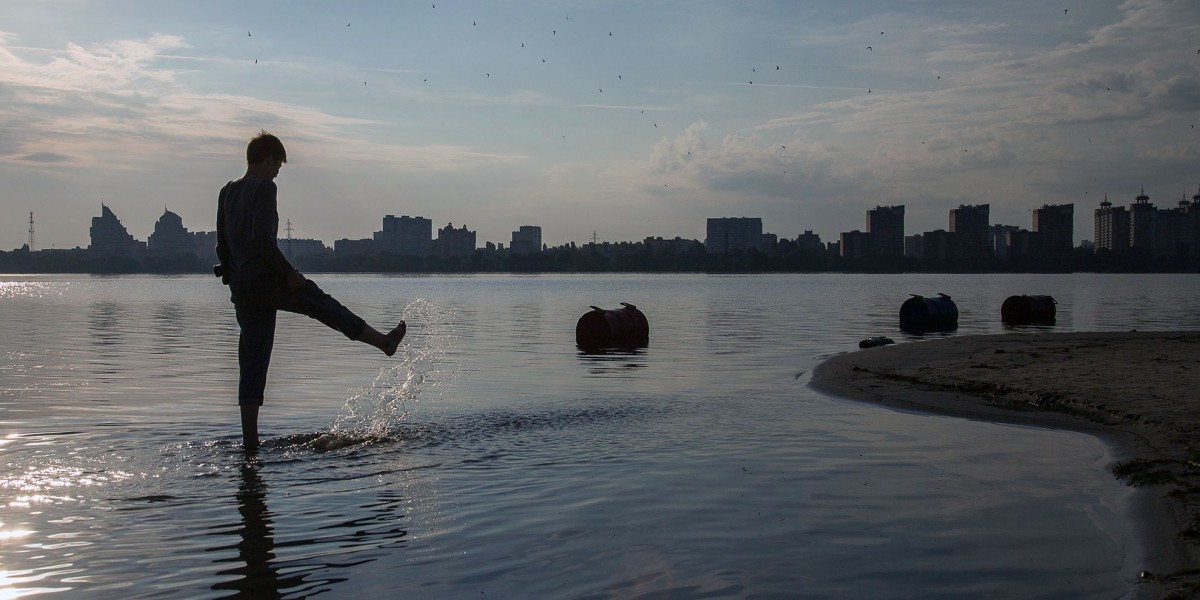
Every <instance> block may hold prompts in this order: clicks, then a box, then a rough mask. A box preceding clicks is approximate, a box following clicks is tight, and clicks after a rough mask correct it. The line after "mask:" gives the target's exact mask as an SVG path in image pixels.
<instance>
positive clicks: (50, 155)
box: [16, 152, 71, 163]
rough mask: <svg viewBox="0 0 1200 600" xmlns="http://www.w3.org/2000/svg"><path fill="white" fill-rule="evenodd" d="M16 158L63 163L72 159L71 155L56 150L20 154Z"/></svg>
mask: <svg viewBox="0 0 1200 600" xmlns="http://www.w3.org/2000/svg"><path fill="white" fill-rule="evenodd" d="M16 160H17V161H21V162H33V163H62V162H68V161H70V160H71V157H69V156H66V155H64V154H58V153H56V152H35V153H33V154H26V155H24V156H18V157H16Z"/></svg>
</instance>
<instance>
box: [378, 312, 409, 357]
mask: <svg viewBox="0 0 1200 600" xmlns="http://www.w3.org/2000/svg"><path fill="white" fill-rule="evenodd" d="M406 332H408V325H406V324H405V323H404V319H401V320H400V324H398V325H396V328H395V329H393V330H391V331H389V332H387V335H385V336H384V337H386V338H387V339H388V343H387V347H386V348H384V349H383V353H384V354H387V355H388V356H391V355H393V354H395V353H396V347H397V346H399V345H400V340H402V339H404V334H405V333H406Z"/></svg>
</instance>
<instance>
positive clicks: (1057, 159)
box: [0, 0, 1200, 248]
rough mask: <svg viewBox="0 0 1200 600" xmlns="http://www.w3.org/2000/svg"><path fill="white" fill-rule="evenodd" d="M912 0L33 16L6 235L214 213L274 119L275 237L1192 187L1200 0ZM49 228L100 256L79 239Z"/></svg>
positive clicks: (919, 217) (12, 142) (832, 217)
mask: <svg viewBox="0 0 1200 600" xmlns="http://www.w3.org/2000/svg"><path fill="white" fill-rule="evenodd" d="M915 4H916V5H917V6H919V8H920V10H909V9H910V8H913V6H907V7H906V8H905V9H904V10H900V9H899V8H897V7H896V6H895V5H894V4H890V3H885V2H882V1H869V0H863V1H859V2H851V3H845V2H812V3H805V4H804V5H798V4H797V3H792V2H782V1H779V2H762V3H755V4H751V5H743V4H737V5H734V4H729V3H723V2H699V3H682V2H677V1H664V2H658V3H651V4H647V3H633V2H620V1H614V2H606V3H586V2H556V3H538V4H529V3H503V2H502V3H483V2H449V3H437V4H436V7H434V6H431V5H428V4H420V3H415V2H410V3H403V4H401V3H384V2H366V3H360V4H356V5H353V6H349V7H347V6H336V5H325V6H320V5H318V6H300V5H295V4H294V3H282V2H280V3H275V2H266V3H256V4H254V5H249V6H243V5H241V4H234V3H222V2H218V3H216V4H213V3H207V4H203V5H174V4H163V3H154V2H142V1H138V0H128V1H123V2H115V3H114V2H109V3H97V2H94V1H89V0H64V1H63V2H56V3H52V4H51V3H43V2H34V1H32V0H14V2H11V3H8V4H6V22H5V23H4V24H3V25H0V63H3V65H4V67H3V68H0V94H3V97H4V100H5V102H4V106H5V108H4V114H5V116H6V118H5V119H2V120H0V140H2V141H0V176H2V177H3V180H4V181H5V183H6V185H5V186H4V189H3V190H2V191H0V194H3V195H2V196H0V197H2V198H3V201H2V205H3V206H4V207H5V208H6V209H8V211H9V214H10V215H17V217H18V218H12V217H10V218H9V219H7V220H6V222H8V223H9V226H7V227H5V228H4V229H2V230H0V247H9V248H16V247H19V246H20V245H22V244H23V243H25V241H26V238H27V220H26V218H27V217H28V213H29V212H34V213H36V214H47V213H48V214H50V215H69V214H77V213H78V214H84V213H87V214H90V213H93V212H94V211H95V210H96V207H97V206H98V205H99V204H100V203H101V202H103V203H105V204H107V205H109V206H111V207H112V208H113V209H114V210H115V211H116V212H117V213H118V214H121V215H122V218H123V220H124V222H125V223H126V225H127V226H128V227H129V229H130V230H131V231H138V232H144V231H149V230H150V229H151V228H152V227H153V223H154V222H155V220H156V219H157V218H158V216H159V215H161V213H162V209H163V208H164V207H165V208H169V209H170V210H172V211H173V212H175V213H177V214H179V215H181V217H182V218H183V220H184V221H185V222H187V223H189V224H199V223H205V222H208V221H211V220H213V217H212V215H213V214H214V213H215V204H216V190H218V189H219V188H220V185H221V184H222V183H224V182H225V181H227V180H230V179H234V178H236V177H238V176H239V175H240V174H241V172H242V171H243V170H244V164H243V161H242V157H243V151H244V145H245V141H246V140H247V139H248V138H249V137H251V136H252V135H254V134H255V133H257V131H258V130H259V129H260V128H265V129H268V130H271V131H273V132H274V133H276V134H278V135H280V136H281V137H282V138H283V140H284V142H285V143H286V144H287V146H288V150H289V158H291V162H289V164H288V165H287V166H285V167H284V169H283V172H282V174H281V176H280V179H279V185H280V190H281V191H280V204H279V206H280V217H281V220H285V221H286V220H291V221H292V222H293V223H294V224H295V226H296V231H295V232H294V235H296V236H298V237H305V238H313V239H322V240H336V239H340V238H352V237H355V236H356V235H358V233H357V232H360V231H362V230H364V229H365V228H366V227H368V225H366V224H367V223H370V224H371V225H370V226H374V223H375V221H376V219H377V218H378V215H382V214H397V215H399V214H426V215H432V214H436V215H439V217H438V218H437V221H438V222H439V223H442V222H453V223H464V222H465V223H472V227H474V228H475V229H476V230H477V231H478V235H479V239H480V240H481V241H483V240H494V241H498V242H503V241H506V240H507V236H508V234H509V232H510V231H511V228H512V227H514V226H515V225H514V224H520V223H532V222H537V223H539V224H541V225H542V226H543V227H544V228H545V231H546V232H547V238H546V240H545V242H546V243H547V244H550V245H558V244H563V243H567V242H569V241H579V240H587V239H590V238H591V235H592V232H593V231H596V232H597V233H598V235H599V237H600V239H603V240H610V241H611V240H639V239H642V238H644V237H647V236H657V235H661V236H664V237H683V238H690V239H700V238H701V237H702V236H703V235H704V218H705V217H707V216H711V215H730V216H737V215H758V216H761V217H762V218H763V219H764V221H765V222H767V223H771V224H772V225H771V229H772V231H774V232H775V233H777V234H778V235H780V236H781V237H794V236H795V235H798V234H799V233H801V232H803V231H805V230H812V231H814V232H816V233H818V234H819V235H821V237H822V238H823V239H825V240H832V239H836V237H837V235H838V234H839V233H840V232H842V231H845V230H846V228H847V227H848V226H849V225H848V224H851V223H861V222H862V214H863V207H864V206H867V205H872V206H873V205H904V206H906V215H905V216H906V220H907V227H908V228H910V229H911V230H912V231H928V230H932V229H937V228H941V227H944V223H945V217H946V207H950V206H956V205H961V204H989V205H990V206H991V207H992V220H993V222H997V223H1012V224H1017V225H1020V226H1022V227H1028V226H1029V223H1030V221H1031V212H1030V211H1032V209H1033V208H1035V207H1038V206H1042V205H1047V204H1049V205H1058V204H1075V205H1077V206H1079V207H1087V208H1088V209H1090V208H1092V207H1095V206H1096V205H1098V204H1099V202H1100V200H1101V199H1102V198H1103V196H1104V195H1105V194H1107V196H1108V198H1109V199H1110V200H1112V201H1114V202H1117V203H1122V204H1124V203H1127V201H1128V199H1131V198H1134V197H1135V196H1137V195H1138V194H1139V192H1140V190H1141V189H1142V188H1143V187H1144V188H1145V191H1146V194H1147V195H1149V196H1150V197H1151V198H1152V202H1154V203H1156V204H1157V205H1159V206H1168V205H1170V204H1173V203H1174V202H1175V201H1176V200H1177V198H1176V195H1181V196H1183V197H1185V198H1186V197H1188V196H1190V195H1191V194H1192V193H1193V192H1194V190H1195V189H1196V184H1197V181H1196V180H1197V177H1198V174H1197V173H1196V167H1195V159H1196V157H1197V156H1198V155H1200V141H1198V138H1197V137H1196V136H1197V135H1200V131H1197V130H1196V128H1195V125H1196V124H1198V123H1196V121H1200V115H1197V113H1196V108H1195V107H1196V106H1200V54H1197V51H1196V48H1194V47H1191V46H1190V45H1189V44H1188V42H1187V41H1186V40H1190V39H1197V38H1198V37H1200V36H1198V35H1197V34H1200V5H1196V4H1195V3H1186V2H1154V1H1150V0H1125V1H1117V0H1112V1H1105V2H1088V3H1083V2H1078V1H1077V0H1071V1H1069V2H1067V3H1066V4H1065V5H1063V6H1061V7H1060V6H1049V5H1045V4H1044V3H1040V2H1035V1H1032V0H1022V1H1012V2H1005V3H998V4H988V5H959V4H958V3H946V2H933V1H922V2H917V3H915ZM1065 9H1069V11H1068V10H1065ZM480 214H488V215H490V216H492V218H490V219H488V220H487V222H483V220H482V219H478V215H480ZM1074 220H1075V222H1074V232H1075V241H1076V242H1078V241H1079V240H1081V239H1086V238H1088V237H1090V235H1091V234H1090V233H1088V232H1090V231H1091V229H1092V224H1091V222H1090V214H1089V211H1086V210H1076V211H1075V214H1074ZM55 221H57V222H55ZM209 227H211V225H206V226H203V227H200V228H201V229H207V228H209ZM850 227H853V226H850ZM37 239H38V247H39V248H51V247H55V248H69V247H74V246H82V245H86V243H87V228H86V223H85V222H70V221H69V220H67V219H57V220H51V219H46V218H41V219H39V221H38V227H37Z"/></svg>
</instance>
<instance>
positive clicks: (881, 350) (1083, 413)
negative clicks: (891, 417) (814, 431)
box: [810, 331, 1200, 598]
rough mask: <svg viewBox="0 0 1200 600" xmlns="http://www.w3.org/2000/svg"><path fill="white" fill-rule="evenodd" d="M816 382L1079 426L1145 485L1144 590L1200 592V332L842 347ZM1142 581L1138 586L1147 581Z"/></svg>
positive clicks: (923, 408)
mask: <svg viewBox="0 0 1200 600" xmlns="http://www.w3.org/2000/svg"><path fill="white" fill-rule="evenodd" d="M810 385H811V386H812V387H814V388H816V389H818V390H821V391H822V392H825V393H828V394H831V395H834V396H838V397H842V398H848V399H852V400H861V401H867V402H874V403H878V404H882V405H885V406H890V407H894V408H898V409H902V410H913V411H920V412H930V413H937V414H942V415H948V416H956V417H962V418H967V419H975V420H985V421H993V422H1004V423H1019V424H1023V425H1031V426H1038V427H1049V428H1057V429H1067V430H1072V431H1081V432H1084V433H1089V434H1091V435H1095V436H1096V437H1099V438H1101V439H1103V440H1105V441H1106V442H1107V443H1109V444H1110V445H1111V446H1112V447H1113V448H1114V451H1115V452H1116V454H1117V458H1118V461H1119V462H1117V464H1116V465H1114V466H1113V467H1112V473H1113V475H1114V476H1115V477H1117V478H1118V479H1119V480H1121V481H1123V482H1125V483H1126V484H1127V485H1130V486H1132V487H1134V488H1136V489H1137V491H1136V493H1135V494H1134V498H1133V506H1132V507H1131V509H1132V513H1133V514H1132V515H1131V516H1132V518H1133V520H1134V523H1135V525H1136V526H1137V528H1138V529H1139V530H1140V531H1141V535H1140V536H1139V537H1140V539H1139V541H1140V542H1141V543H1142V545H1143V547H1142V548H1141V552H1140V556H1138V558H1139V559H1140V560H1141V562H1142V564H1143V565H1144V566H1139V571H1144V572H1146V574H1145V576H1144V577H1143V578H1142V581H1144V582H1145V583H1146V584H1148V585H1147V586H1146V587H1144V588H1142V589H1140V590H1139V594H1140V595H1141V596H1143V597H1170V598H1200V393H1197V392H1196V390H1200V332H1187V331H1170V332H1136V331H1134V332H1127V333H1040V332H1039V333H1007V334H993V335H974V336H962V337H948V338H939V339H935V340H930V341H921V342H910V343H901V344H894V345H887V346H880V347H877V348H868V349H865V350H856V351H852V352H847V353H844V354H839V355H837V356H834V357H832V358H829V359H828V360H826V361H824V362H823V363H821V364H820V365H818V366H817V367H816V368H815V369H814V370H813V375H812V380H811V382H810ZM1139 587H1140V586H1139Z"/></svg>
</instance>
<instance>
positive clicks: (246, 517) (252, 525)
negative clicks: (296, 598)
mask: <svg viewBox="0 0 1200 600" xmlns="http://www.w3.org/2000/svg"><path fill="white" fill-rule="evenodd" d="M258 470H259V465H258V464H256V463H252V462H247V463H246V464H244V465H242V468H241V469H240V470H239V471H240V473H241V478H240V480H239V481H238V483H237V507H238V514H240V515H241V516H242V522H241V527H239V528H238V529H237V531H236V533H237V535H238V537H240V538H241V540H240V541H239V542H238V543H237V544H236V546H235V547H236V548H237V557H236V558H232V559H231V558H223V559H217V560H216V561H215V562H217V563H218V564H221V563H228V562H235V563H238V565H237V566H236V567H233V568H229V569H224V570H221V571H218V572H217V574H218V575H233V576H235V577H236V579H234V580H232V581H221V582H218V583H215V584H213V586H212V589H214V590H235V591H236V592H237V594H235V595H233V596H229V597H231V598H280V597H281V595H280V593H279V590H280V589H282V588H283V587H285V586H284V585H281V583H280V581H279V569H278V567H277V566H276V565H275V564H274V561H275V533H274V531H273V530H272V528H271V518H272V515H271V512H270V510H269V509H267V485H266V484H265V483H263V480H262V477H260V476H259V474H258ZM220 533H227V532H220ZM225 548H227V547H220V546H218V547H216V548H214V550H223V549H225ZM302 579H303V578H301V580H302ZM296 583H298V582H296V581H289V582H288V585H287V586H286V587H294V586H295V584H296Z"/></svg>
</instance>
